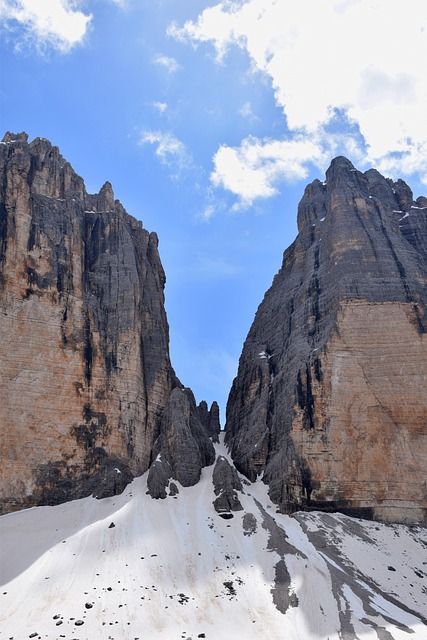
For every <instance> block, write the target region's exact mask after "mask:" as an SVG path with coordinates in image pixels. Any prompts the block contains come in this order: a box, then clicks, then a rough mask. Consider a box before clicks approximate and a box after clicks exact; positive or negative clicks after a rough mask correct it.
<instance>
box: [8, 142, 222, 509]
mask: <svg viewBox="0 0 427 640" xmlns="http://www.w3.org/2000/svg"><path fill="white" fill-rule="evenodd" d="M0 170H1V173H2V176H3V179H2V181H1V185H0V188H1V193H0V196H1V197H0V202H1V207H0V241H1V242H0V309H1V314H0V360H1V362H2V371H3V374H2V403H1V406H0V420H1V424H2V430H3V436H2V441H1V454H0V458H1V464H2V473H3V484H2V488H1V493H0V502H1V507H2V510H3V511H9V510H13V509H16V508H21V507H26V506H32V505H34V504H54V503H58V502H62V501H65V500H70V499H72V498H78V497H81V496H84V495H89V494H91V493H93V494H94V495H97V496H99V497H102V496H106V495H112V494H114V493H117V492H120V491H122V490H123V488H124V487H125V486H126V484H127V483H128V482H129V481H130V480H131V479H132V478H133V477H134V476H136V475H140V474H142V473H143V472H144V471H146V470H147V469H148V468H149V467H150V465H151V464H152V463H153V461H154V460H155V459H156V456H157V455H159V454H162V456H163V457H164V458H167V460H168V464H169V465H170V467H171V469H172V476H173V477H178V476H179V480H180V482H181V483H182V484H184V485H189V484H192V483H194V482H197V480H198V478H199V477H200V473H201V468H202V467H203V466H205V465H207V464H211V463H212V462H213V446H212V442H211V439H210V438H211V436H212V435H214V434H213V431H212V427H213V425H214V423H215V419H214V415H215V411H216V410H215V407H214V408H213V409H211V411H210V412H209V411H207V407H206V409H205V410H204V411H201V414H199V410H198V408H197V406H196V403H195V400H194V397H193V396H192V394H191V392H190V391H189V390H184V388H183V386H182V384H181V382H180V381H179V380H178V379H177V377H176V375H175V373H174V371H173V369H172V366H171V362H170V357H169V327H168V323H167V319H166V313H165V309H164V293H163V289H164V284H165V274H164V271H163V268H162V265H161V262H160V257H159V252H158V238H157V235H156V234H155V233H149V232H148V231H146V230H145V229H143V227H142V224H141V222H140V221H138V220H136V219H135V218H133V217H132V216H130V215H129V214H128V213H127V212H126V211H125V210H124V208H123V206H122V205H121V204H120V202H119V201H118V200H115V199H114V193H113V189H112V186H111V184H110V183H109V182H106V183H105V184H104V186H103V187H102V188H101V190H100V192H99V193H98V194H88V193H87V191H86V189H85V185H84V182H83V179H82V178H81V177H80V176H78V175H77V174H76V173H75V171H74V170H73V168H72V167H71V165H70V164H69V163H68V162H66V161H65V160H64V158H63V157H62V156H61V154H60V152H59V149H58V148H57V147H55V146H53V145H52V144H51V143H50V142H49V141H48V140H45V139H43V138H36V139H35V140H33V141H32V142H30V143H29V142H28V136H27V134H25V133H21V134H17V135H16V134H12V133H7V134H6V135H5V137H4V139H3V143H2V144H0ZM206 412H207V416H208V419H206V415H205V414H206ZM205 425H206V426H205ZM218 426H219V425H218ZM213 428H214V430H215V427H213ZM181 439H182V441H184V440H185V446H184V445H183V446H180V447H174V446H170V443H173V442H181Z"/></svg>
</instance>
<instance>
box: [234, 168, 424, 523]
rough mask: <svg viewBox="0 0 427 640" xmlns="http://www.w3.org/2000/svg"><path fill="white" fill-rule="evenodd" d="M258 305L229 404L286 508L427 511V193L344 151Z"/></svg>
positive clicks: (244, 447)
mask: <svg viewBox="0 0 427 640" xmlns="http://www.w3.org/2000/svg"><path fill="white" fill-rule="evenodd" d="M298 230H299V233H298V237H297V238H296V240H295V241H294V243H293V244H292V245H291V246H290V247H289V248H288V249H287V250H286V251H285V253H284V257H283V264H282V267H281V269H280V271H279V272H278V274H277V275H276V276H275V278H274V280H273V284H272V286H271V288H270V289H269V290H268V291H267V293H266V294H265V297H264V300H263V301H262V303H261V305H260V306H259V308H258V311H257V313H256V316H255V319H254V322H253V325H252V327H251V329H250V331H249V334H248V337H247V339H246V341H245V344H244V347H243V352H242V355H241V358H240V363H239V370H238V375H237V377H236V379H235V380H234V383H233V386H232V389H231V392H230V396H229V400H228V405H227V421H226V442H227V443H228V445H229V447H230V451H231V453H232V456H233V459H234V462H235V465H236V467H237V468H238V470H239V471H241V472H242V473H244V474H245V475H246V476H247V477H248V478H250V479H251V480H255V479H256V478H257V477H262V478H263V480H264V482H266V483H267V484H268V485H269V491H270V496H271V497H272V499H273V500H274V501H275V502H276V503H277V504H278V506H279V508H280V509H282V510H284V511H293V510H295V509H298V508H301V507H303V508H322V509H340V510H344V511H347V512H348V513H357V514H363V515H366V516H370V517H378V518H384V519H390V520H395V519H397V520H403V521H405V520H408V521H420V520H425V519H426V517H427V501H426V500H427V471H426V470H427V393H426V389H427V333H426V332H427V244H426V243H427V200H426V198H423V197H420V198H418V199H417V200H415V201H414V199H413V195H412V192H411V190H410V188H409V187H408V186H407V185H406V184H405V183H404V182H403V181H402V180H398V181H397V182H393V181H392V180H389V179H386V178H384V177H383V176H381V175H380V174H379V173H378V172H377V171H376V170H374V169H371V170H369V171H367V172H365V173H361V172H360V171H358V170H356V169H355V168H354V167H353V165H352V164H351V163H350V162H349V161H348V160H347V159H346V158H343V157H338V158H336V159H335V160H334V161H333V162H332V164H331V167H330V168H329V170H328V172H327V174H326V180H325V182H321V181H319V180H315V181H314V182H313V183H311V184H310V185H308V186H307V188H306V190H305V193H304V196H303V198H302V200H301V202H300V205H299V208H298Z"/></svg>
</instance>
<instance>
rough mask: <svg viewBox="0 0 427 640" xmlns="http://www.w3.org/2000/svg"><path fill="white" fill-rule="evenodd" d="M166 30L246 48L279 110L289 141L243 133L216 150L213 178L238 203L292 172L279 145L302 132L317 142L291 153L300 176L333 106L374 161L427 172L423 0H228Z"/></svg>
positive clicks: (263, 193)
mask: <svg viewBox="0 0 427 640" xmlns="http://www.w3.org/2000/svg"><path fill="white" fill-rule="evenodd" d="M169 33H170V34H171V35H173V36H174V37H175V38H177V39H180V40H182V41H187V42H191V43H192V44H193V45H195V46H197V45H198V44H200V43H211V44H212V45H213V46H214V48H215V51H216V55H217V60H218V61H220V62H222V63H224V61H226V54H227V51H228V49H229V48H230V47H232V46H237V47H240V48H241V49H243V50H245V51H246V52H247V54H248V56H249V58H250V62H251V67H252V69H254V70H257V71H258V72H262V73H263V74H264V75H265V77H267V78H268V80H269V82H270V83H271V87H272V90H273V92H274V96H275V100H276V104H277V105H278V106H279V107H281V108H282V110H283V114H284V117H285V119H286V125H287V127H288V130H289V134H288V136H287V141H285V140H282V141H278V142H277V146H276V147H275V148H274V147H273V146H272V145H273V143H272V142H271V141H270V142H267V143H260V142H259V141H258V142H254V140H251V139H249V140H245V141H243V142H242V144H241V146H240V147H238V148H230V147H226V146H222V147H220V149H219V150H218V151H217V153H216V156H215V158H214V162H215V170H214V173H213V175H212V178H213V181H214V182H215V184H219V185H221V186H223V187H224V188H227V189H230V190H231V191H233V193H236V194H237V195H239V197H240V198H241V199H242V202H243V201H245V200H246V201H247V202H252V201H253V199H254V198H256V197H269V195H273V194H274V193H275V192H276V187H275V185H276V184H277V181H280V175H281V171H282V170H284V173H283V175H284V176H286V175H288V171H289V170H290V169H291V168H292V167H291V163H290V162H289V161H287V160H286V159H285V160H282V159H281V156H280V155H279V153H278V154H276V149H277V150H279V152H280V153H282V152H283V151H284V152H287V153H289V154H290V153H291V151H290V149H291V148H292V149H294V150H295V149H298V150H301V148H305V147H302V145H303V141H304V140H305V141H306V143H307V144H309V143H310V142H311V141H312V140H313V139H315V140H316V141H317V142H316V143H313V144H312V145H311V147H307V148H306V149H310V148H311V149H312V152H313V155H312V156H311V157H310V156H309V153H307V154H306V153H303V154H302V156H303V157H300V159H299V161H297V167H296V170H295V171H296V173H297V174H299V175H301V176H302V175H303V174H304V167H305V166H306V163H307V162H309V161H313V160H314V161H315V162H317V160H318V158H319V157H321V156H322V152H328V151H330V150H331V148H332V147H333V146H334V145H331V141H330V139H329V137H328V136H327V135H326V134H325V131H326V129H327V127H330V126H331V123H333V121H334V118H335V116H336V113H337V111H339V112H340V113H341V115H342V116H343V119H344V120H345V121H346V123H347V125H348V129H347V138H348V140H347V142H346V146H347V148H351V147H352V146H353V148H354V151H355V153H356V155H358V156H359V157H362V158H363V159H364V161H365V162H367V163H371V164H375V165H376V166H378V167H379V168H384V167H388V168H389V169H390V170H392V171H395V172H399V171H400V172H403V173H406V172H408V173H414V172H419V173H420V174H421V176H422V177H423V179H424V180H426V181H427V178H426V176H427V154H426V153H425V151H426V145H427V117H426V113H427V74H426V71H425V61H426V60H427V2H425V0H408V2H406V3H405V5H404V6H402V4H401V2H399V1H398V0H322V2H319V0H298V1H297V0H247V1H246V2H239V3H236V2H230V1H228V0H224V1H223V2H220V3H218V4H216V5H215V6H213V7H209V8H207V9H205V10H204V11H203V12H202V13H201V14H200V15H199V17H198V19H197V20H196V21H188V22H186V23H185V24H184V26H183V27H182V28H178V27H177V26H176V25H175V26H172V27H171V28H170V29H169ZM355 130H357V131H358V132H359V133H360V136H359V143H361V144H358V143H357V137H358V136H357V135H355ZM345 133H346V132H345V131H342V130H341V136H342V139H344V138H345ZM337 140H338V138H336V139H335V143H336V142H337ZM286 143H289V144H290V145H291V147H288V145H287V144H286ZM283 165H285V166H283ZM227 166H228V168H229V170H230V171H231V172H232V173H231V174H230V175H229V176H227V174H226V167H227Z"/></svg>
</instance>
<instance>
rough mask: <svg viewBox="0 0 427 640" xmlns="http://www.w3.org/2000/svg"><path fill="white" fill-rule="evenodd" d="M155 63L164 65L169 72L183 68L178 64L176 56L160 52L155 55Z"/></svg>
mask: <svg viewBox="0 0 427 640" xmlns="http://www.w3.org/2000/svg"><path fill="white" fill-rule="evenodd" d="M153 63H154V64H158V65H159V66H161V67H164V68H165V69H166V70H167V71H168V73H175V72H176V71H178V69H180V68H181V65H179V64H178V62H177V61H176V60H175V58H170V57H169V56H164V55H162V54H160V53H158V54H157V55H155V56H154V58H153Z"/></svg>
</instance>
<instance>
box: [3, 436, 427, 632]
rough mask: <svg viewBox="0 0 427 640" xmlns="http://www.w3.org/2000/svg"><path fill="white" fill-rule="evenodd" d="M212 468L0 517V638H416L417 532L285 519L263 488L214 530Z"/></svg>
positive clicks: (426, 538) (424, 567) (253, 489)
mask: <svg viewBox="0 0 427 640" xmlns="http://www.w3.org/2000/svg"><path fill="white" fill-rule="evenodd" d="M217 453H218V454H220V455H225V456H226V455H227V454H226V451H225V449H224V447H223V446H222V445H219V446H218V447H217ZM212 470H213V467H210V468H207V469H205V470H204V472H203V476H202V479H201V481H200V482H199V483H198V484H197V485H196V486H195V487H190V488H182V487H179V491H180V492H179V495H178V496H177V497H176V498H172V497H168V498H166V500H152V499H151V498H150V497H149V496H148V495H147V494H146V475H145V476H142V477H141V478H138V479H136V480H135V481H134V482H133V483H132V484H131V485H129V486H128V487H127V489H126V490H125V492H124V493H123V494H122V495H120V496H115V497H113V498H106V499H103V500H96V499H93V498H85V499H83V500H76V501H74V502H69V503H66V504H63V505H59V506H55V507H36V508H33V509H28V510H24V511H21V512H18V513H13V514H9V515H6V516H3V517H2V518H0V526H1V547H0V560H1V577H2V580H1V582H2V587H1V591H0V604H1V607H0V611H1V616H0V638H1V640H3V639H10V638H13V639H14V640H18V639H19V640H20V639H24V638H29V637H34V638H49V639H54V638H66V639H76V638H78V639H79V640H83V639H88V640H89V639H90V640H93V639H95V640H98V639H101V640H102V639H104V638H105V639H106V640H107V639H113V638H114V639H115V640H127V639H130V640H134V639H139V640H145V639H148V638H150V639H151V638H155V639H156V638H162V639H165V640H173V639H175V638H176V639H188V638H191V639H192V640H195V639H196V638H207V639H209V638H210V639H215V640H225V639H227V640H228V639H229V638H233V639H239V638H242V639H245V640H246V639H256V640H260V639H261V640H262V639H264V638H265V639H269V640H274V639H286V640H315V639H316V640H319V639H325V640H326V639H327V638H329V639H330V640H333V639H337V640H338V639H342V640H352V639H353V638H360V639H361V640H362V639H363V640H371V639H372V640H374V639H375V640H392V639H396V640H401V639H411V640H422V639H423V640H425V639H426V638H427V621H426V618H427V531H426V529H425V528H422V527H412V528H409V527H406V526H402V525H392V526H390V525H384V524H379V523H375V522H367V521H364V520H355V519H351V518H348V517H346V516H343V515H339V514H333V515H332V514H325V513H317V512H316V513H314V512H313V513H300V514H297V515H295V516H284V515H281V514H277V513H276V512H275V507H274V505H273V504H272V503H271V502H270V501H269V499H268V496H267V494H266V487H265V486H264V485H263V484H262V483H261V482H256V483H254V484H251V485H249V484H244V494H241V495H239V498H240V501H241V503H242V505H243V507H244V510H243V511H240V512H235V513H234V517H233V518H232V519H223V518H221V517H220V516H219V515H218V514H217V513H216V512H215V510H214V508H213V506H212V501H213V500H214V498H215V495H214V492H213V486H212ZM112 523H113V524H112ZM113 525H114V526H113Z"/></svg>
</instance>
